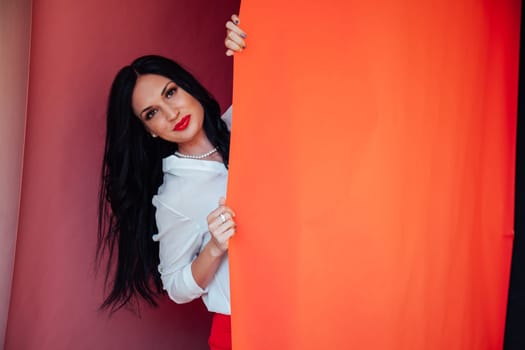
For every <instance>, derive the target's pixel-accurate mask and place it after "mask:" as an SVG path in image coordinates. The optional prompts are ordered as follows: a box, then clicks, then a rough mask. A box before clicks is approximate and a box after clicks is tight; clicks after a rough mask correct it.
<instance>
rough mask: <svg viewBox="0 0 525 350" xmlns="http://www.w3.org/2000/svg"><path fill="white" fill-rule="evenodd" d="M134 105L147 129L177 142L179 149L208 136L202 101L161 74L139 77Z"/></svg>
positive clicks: (134, 94) (133, 98)
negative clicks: (204, 124)
mask: <svg viewBox="0 0 525 350" xmlns="http://www.w3.org/2000/svg"><path fill="white" fill-rule="evenodd" d="M132 108H133V111H134V112H135V115H137V116H138V117H139V118H140V120H141V121H142V122H143V123H144V126H145V127H146V129H147V131H148V132H150V133H151V134H152V135H153V136H158V137H160V138H162V139H164V140H166V141H170V142H175V143H177V144H178V145H179V148H180V147H181V146H182V145H184V144H188V146H189V145H190V144H192V143H199V140H198V139H199V138H200V137H205V136H204V135H205V134H204V130H203V129H202V124H203V121H204V108H203V107H202V105H201V104H200V102H199V101H198V100H197V99H195V98H194V97H193V96H192V95H190V94H189V93H187V92H186V91H185V90H184V89H182V88H180V87H179V86H177V84H175V82H173V81H172V80H171V79H169V78H167V77H164V76H162V75H156V74H145V75H140V76H139V77H138V78H137V82H136V84H135V89H134V90H133V95H132Z"/></svg>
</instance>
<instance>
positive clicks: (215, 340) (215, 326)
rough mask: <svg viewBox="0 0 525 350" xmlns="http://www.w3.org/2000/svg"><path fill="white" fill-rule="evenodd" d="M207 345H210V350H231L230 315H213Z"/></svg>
mask: <svg viewBox="0 0 525 350" xmlns="http://www.w3.org/2000/svg"><path fill="white" fill-rule="evenodd" d="M208 344H209V345H210V350H231V348H232V327H231V320H230V315H223V314H217V313H215V314H213V321H212V324H211V332H210V338H209V339H208Z"/></svg>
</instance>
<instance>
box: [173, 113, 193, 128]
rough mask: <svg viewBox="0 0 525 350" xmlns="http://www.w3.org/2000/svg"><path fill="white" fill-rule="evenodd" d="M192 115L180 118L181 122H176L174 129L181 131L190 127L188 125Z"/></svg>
mask: <svg viewBox="0 0 525 350" xmlns="http://www.w3.org/2000/svg"><path fill="white" fill-rule="evenodd" d="M190 117H191V116H190V115H189V114H188V115H187V116H185V117H184V118H182V119H181V120H180V122H178V123H177V124H175V126H174V127H173V130H174V131H181V130H184V129H186V128H187V127H188V125H189V124H190Z"/></svg>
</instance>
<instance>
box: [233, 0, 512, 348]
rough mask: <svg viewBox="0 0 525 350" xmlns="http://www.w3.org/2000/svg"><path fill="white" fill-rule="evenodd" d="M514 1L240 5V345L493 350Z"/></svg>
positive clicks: (507, 217)
mask: <svg viewBox="0 0 525 350" xmlns="http://www.w3.org/2000/svg"><path fill="white" fill-rule="evenodd" d="M520 6H521V4H520V2H519V1H517V0H512V1H511V0H484V1H480V0H463V1H457V0H426V1H421V0H404V1H401V0H399V1H394V0H377V1H361V0H324V1H303V2H296V1H282V0H279V1H276V0H264V1H261V0H243V2H242V4H241V18H242V24H243V27H244V28H246V31H247V32H248V39H249V41H248V49H247V50H246V52H244V53H242V54H241V55H238V56H237V57H236V58H235V64H234V72H235V76H234V116H233V119H234V123H233V124H234V125H233V130H232V132H233V142H232V151H231V168H230V183H229V194H228V201H229V204H231V206H232V207H234V208H235V210H236V213H237V218H238V219H237V221H238V232H237V235H236V236H235V238H234V241H233V244H232V248H231V253H230V254H231V277H232V282H231V283H232V302H233V304H232V307H233V308H232V312H233V344H234V348H235V349H250V350H257V349H261V350H262V349H265V350H266V349H389V350H392V349H400V350H401V349H403V350H404V349H427V350H428V349H436V350H437V349H439V350H443V349H447V350H453V349H458V350H465V349H475V350H479V349H500V348H502V344H503V329H504V318H505V306H506V295H507V284H508V277H509V266H510V254H511V247H512V238H513V230H512V227H513V226H512V224H513V211H514V207H513V205H514V204H513V199H514V198H513V190H514V160H515V141H516V140H515V133H516V112H517V102H516V101H517V78H518V74H517V72H518V51H519V21H520V18H519V16H520V15H519V14H520Z"/></svg>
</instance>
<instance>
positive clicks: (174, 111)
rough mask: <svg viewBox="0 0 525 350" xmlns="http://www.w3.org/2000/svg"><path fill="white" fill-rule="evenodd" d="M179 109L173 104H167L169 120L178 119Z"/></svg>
mask: <svg viewBox="0 0 525 350" xmlns="http://www.w3.org/2000/svg"><path fill="white" fill-rule="evenodd" d="M179 113H180V112H179V110H178V109H177V108H175V107H173V106H166V117H167V118H168V119H169V120H173V119H176V118H177V117H178V115H179Z"/></svg>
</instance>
